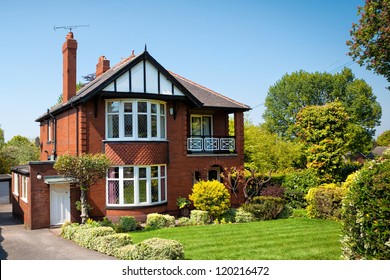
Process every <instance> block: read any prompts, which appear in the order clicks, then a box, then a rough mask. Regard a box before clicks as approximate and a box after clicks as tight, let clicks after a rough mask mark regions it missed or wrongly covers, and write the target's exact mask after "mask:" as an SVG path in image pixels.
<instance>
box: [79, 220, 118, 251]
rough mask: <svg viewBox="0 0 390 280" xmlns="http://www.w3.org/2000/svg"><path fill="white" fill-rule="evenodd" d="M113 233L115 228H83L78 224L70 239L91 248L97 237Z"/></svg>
mask: <svg viewBox="0 0 390 280" xmlns="http://www.w3.org/2000/svg"><path fill="white" fill-rule="evenodd" d="M114 233H115V230H113V229H112V228H110V227H91V228H85V229H83V226H80V227H79V228H78V230H77V231H76V232H75V233H74V235H73V238H72V240H73V241H74V242H76V243H77V244H79V245H80V246H83V247H86V248H89V249H93V246H94V245H93V243H94V241H95V239H96V238H97V237H99V236H103V235H109V234H114Z"/></svg>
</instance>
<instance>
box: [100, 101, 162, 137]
mask: <svg viewBox="0 0 390 280" xmlns="http://www.w3.org/2000/svg"><path fill="white" fill-rule="evenodd" d="M106 104H107V105H106V139H108V140H111V139H117V140H165V139H166V114H165V112H166V109H165V102H162V101H155V100H136V99H135V100H132V99H130V100H129V99H126V100H110V101H107V103H106Z"/></svg>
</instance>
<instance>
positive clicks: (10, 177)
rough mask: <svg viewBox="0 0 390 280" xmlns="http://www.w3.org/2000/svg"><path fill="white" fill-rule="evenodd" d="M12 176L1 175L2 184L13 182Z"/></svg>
mask: <svg viewBox="0 0 390 280" xmlns="http://www.w3.org/2000/svg"><path fill="white" fill-rule="evenodd" d="M11 179H12V176H11V175H9V174H0V182H3V181H11Z"/></svg>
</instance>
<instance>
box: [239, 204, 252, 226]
mask: <svg viewBox="0 0 390 280" xmlns="http://www.w3.org/2000/svg"><path fill="white" fill-rule="evenodd" d="M254 221H256V218H255V216H254V215H253V214H252V213H250V212H246V211H245V210H244V209H242V208H241V207H240V208H238V210H237V212H236V223H250V222H254Z"/></svg>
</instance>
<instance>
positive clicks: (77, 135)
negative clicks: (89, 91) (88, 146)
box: [70, 103, 79, 156]
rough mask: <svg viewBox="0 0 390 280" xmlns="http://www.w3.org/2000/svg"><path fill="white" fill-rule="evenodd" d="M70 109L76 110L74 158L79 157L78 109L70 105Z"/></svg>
mask: <svg viewBox="0 0 390 280" xmlns="http://www.w3.org/2000/svg"><path fill="white" fill-rule="evenodd" d="M70 105H71V106H72V108H74V109H76V156H78V155H79V107H76V106H74V105H73V103H71V104H70Z"/></svg>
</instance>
